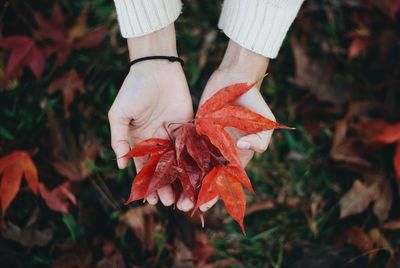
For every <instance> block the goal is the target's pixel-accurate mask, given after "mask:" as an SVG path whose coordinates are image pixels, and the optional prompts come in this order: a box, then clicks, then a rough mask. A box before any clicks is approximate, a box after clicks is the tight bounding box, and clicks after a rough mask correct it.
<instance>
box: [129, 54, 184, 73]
mask: <svg viewBox="0 0 400 268" xmlns="http://www.w3.org/2000/svg"><path fill="white" fill-rule="evenodd" d="M146 60H168V61H170V62H176V61H177V62H179V63H180V64H181V65H182V66H183V64H184V61H183V60H182V59H181V58H179V57H175V56H148V57H143V58H138V59H136V60H133V61H131V62H129V63H128V65H127V66H126V69H127V70H128V71H129V69H130V68H131V66H132V65H134V64H135V63H138V62H141V61H146Z"/></svg>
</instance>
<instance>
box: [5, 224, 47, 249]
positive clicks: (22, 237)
mask: <svg viewBox="0 0 400 268" xmlns="http://www.w3.org/2000/svg"><path fill="white" fill-rule="evenodd" d="M2 235H3V237H4V238H6V239H9V240H13V241H16V242H18V243H20V244H21V245H23V246H24V247H29V248H31V247H33V246H40V247H43V246H45V245H47V244H48V243H49V242H50V241H51V240H52V239H53V230H52V229H51V228H45V229H41V230H40V229H37V228H34V227H32V226H28V227H25V228H23V229H21V228H20V227H19V226H17V225H15V224H13V223H11V222H8V223H7V226H6V228H5V229H3V231H2Z"/></svg>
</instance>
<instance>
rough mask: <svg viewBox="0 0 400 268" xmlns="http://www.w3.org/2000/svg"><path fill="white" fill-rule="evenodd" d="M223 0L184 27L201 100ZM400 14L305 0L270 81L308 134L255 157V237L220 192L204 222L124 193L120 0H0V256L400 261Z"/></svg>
mask: <svg viewBox="0 0 400 268" xmlns="http://www.w3.org/2000/svg"><path fill="white" fill-rule="evenodd" d="M221 3H222V2H221V1H212V0H201V1H200V0H186V1H184V10H183V14H182V15H181V16H180V17H179V19H178V21H177V22H176V24H175V25H176V29H177V41H178V51H179V54H180V56H181V57H182V58H184V59H185V61H186V64H185V73H186V77H187V79H188V83H189V86H190V89H191V92H192V96H193V102H194V104H195V106H197V103H198V100H199V97H200V94H201V91H202V88H203V87H204V86H205V83H206V81H207V79H208V77H209V75H210V74H211V73H212V71H213V70H214V69H215V68H216V67H217V66H218V64H219V62H220V61H221V59H222V56H223V53H224V50H225V48H226V45H227V41H228V40H227V37H226V36H224V35H223V34H222V33H221V32H219V31H218V29H217V27H216V25H217V21H218V17H219V9H218V8H216V7H220V5H221ZM399 13H400V1H399V0H381V1H373V0H324V1H317V0H308V1H306V3H305V4H304V5H303V7H302V9H301V11H300V13H299V14H298V16H297V19H296V21H295V22H294V24H293V26H292V28H291V30H290V32H289V34H288V36H287V38H286V40H285V43H284V45H283V47H282V49H281V51H280V54H279V56H278V58H277V59H276V60H274V61H272V63H271V64H270V68H269V76H268V77H267V78H266V79H265V81H264V83H263V86H262V89H261V90H262V93H263V95H264V97H265V99H266V100H267V102H268V104H269V105H270V107H271V109H272V111H273V112H274V114H275V116H276V118H277V120H279V121H280V122H282V123H284V124H287V125H290V126H293V127H296V130H295V131H276V132H275V133H274V137H273V141H272V143H271V144H270V147H269V149H268V151H267V152H266V153H264V154H262V155H256V156H255V158H254V159H253V161H252V162H251V164H250V165H249V166H248V168H247V171H248V174H249V176H250V178H251V179H252V181H253V185H254V188H255V189H256V195H255V196H252V195H248V207H247V212H246V218H245V225H246V230H247V236H243V235H242V233H241V231H240V229H239V226H238V225H237V224H236V223H234V222H232V219H231V218H230V217H229V216H228V215H227V213H226V211H225V210H224V209H223V205H222V204H221V203H218V205H217V206H216V207H214V208H212V209H211V211H209V212H208V213H207V214H206V227H205V228H204V229H203V228H201V225H200V222H199V219H198V218H197V217H190V215H185V214H183V213H180V212H179V211H176V210H174V209H173V208H165V207H161V206H159V207H153V206H148V205H144V204H142V203H141V202H135V203H134V204H131V205H130V206H125V205H123V203H124V200H125V199H126V198H127V197H128V194H129V190H130V184H131V181H132V179H133V177H134V176H135V171H134V168H133V166H132V163H131V165H130V166H129V168H128V169H126V170H122V171H121V170H118V169H117V167H116V163H115V161H114V160H113V158H114V154H113V152H112V150H111V147H110V132H109V126H108V120H107V111H108V109H109V107H110V106H111V104H112V102H113V100H114V98H115V96H116V94H117V92H118V89H119V87H120V85H121V83H122V81H123V78H124V75H125V69H124V67H125V64H126V63H127V61H128V55H127V48H126V44H125V41H124V39H123V38H122V37H121V36H120V33H119V29H118V25H117V21H116V14H115V10H114V5H113V3H112V1H107V0H96V1H94V0H93V1H66V0H59V1H49V0H35V1H33V0H29V1H22V0H12V1H11V0H10V1H2V2H1V10H0V34H1V35H0V37H1V38H0V80H1V88H0V157H1V158H0V172H2V173H3V174H2V182H1V186H0V190H1V191H0V199H1V208H2V218H1V229H0V231H1V235H0V266H1V267H207V268H212V267H218V268H222V267H274V268H277V267H297V268H302V267H307V268H318V267H324V268H329V267H332V268H336V267H385V268H391V267H399V265H400V260H399V249H400V239H399V238H400V213H399V212H400V211H399V187H398V182H400V125H399V123H400V108H399V106H400V83H399V82H400V81H399V80H400V68H399V67H400V55H399V52H400V50H399V47H400V19H399V17H400V14H399ZM396 148H397V149H396ZM31 159H32V162H31ZM34 167H36V168H37V170H38V178H39V185H33V184H32V176H34V172H33V171H32V170H34ZM22 172H25V175H26V176H25V177H26V179H24V178H23V176H22ZM29 174H30V175H29ZM32 174H33V175H32ZM21 177H22V178H23V179H22V182H21V184H19V181H21ZM27 182H28V183H27Z"/></svg>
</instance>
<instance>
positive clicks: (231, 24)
mask: <svg viewBox="0 0 400 268" xmlns="http://www.w3.org/2000/svg"><path fill="white" fill-rule="evenodd" d="M302 3H303V0H225V1H224V4H223V7H222V12H221V16H220V19H219V23H218V27H219V28H220V29H221V30H222V31H223V32H224V33H225V34H226V35H227V36H228V37H229V38H230V39H232V40H233V41H235V42H236V43H238V44H239V45H241V46H243V47H245V48H247V49H249V50H251V51H254V52H256V53H258V54H261V55H264V56H266V57H268V58H275V57H276V56H277V54H278V51H279V48H280V47H281V45H282V42H283V40H284V38H285V36H286V33H287V31H288V30H289V27H290V25H291V24H292V22H293V20H294V18H295V17H296V15H297V12H298V11H299V9H300V6H301V4H302Z"/></svg>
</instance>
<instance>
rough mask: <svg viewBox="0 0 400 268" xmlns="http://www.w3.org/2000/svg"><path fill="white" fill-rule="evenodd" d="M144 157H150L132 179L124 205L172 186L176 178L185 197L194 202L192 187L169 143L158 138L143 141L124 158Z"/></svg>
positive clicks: (173, 148) (172, 146)
mask: <svg viewBox="0 0 400 268" xmlns="http://www.w3.org/2000/svg"><path fill="white" fill-rule="evenodd" d="M145 155H150V159H149V161H148V162H147V163H146V164H145V165H144V166H143V168H142V169H141V170H140V171H139V173H138V174H137V175H136V177H135V178H134V180H133V182H132V188H131V193H130V196H129V198H128V200H127V201H126V204H127V203H130V202H132V201H135V200H138V199H142V198H145V197H146V196H148V195H149V194H151V193H153V192H155V191H157V190H158V189H160V188H162V187H164V186H166V185H169V184H172V183H173V182H174V181H175V179H176V178H178V179H179V181H180V183H181V185H182V189H183V190H184V191H185V193H186V195H187V196H188V197H189V198H191V199H192V200H194V198H195V196H194V195H195V191H194V187H193V185H192V184H191V180H190V177H189V175H188V174H187V173H186V170H185V169H184V168H182V167H180V166H179V165H178V162H177V160H176V151H175V147H174V145H173V144H172V143H171V141H169V140H165V139H158V138H153V139H148V140H144V141H142V142H140V143H138V144H137V145H136V146H135V147H134V148H132V150H131V151H130V152H128V153H127V154H126V155H125V156H124V157H138V156H145Z"/></svg>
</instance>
